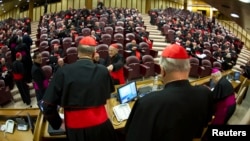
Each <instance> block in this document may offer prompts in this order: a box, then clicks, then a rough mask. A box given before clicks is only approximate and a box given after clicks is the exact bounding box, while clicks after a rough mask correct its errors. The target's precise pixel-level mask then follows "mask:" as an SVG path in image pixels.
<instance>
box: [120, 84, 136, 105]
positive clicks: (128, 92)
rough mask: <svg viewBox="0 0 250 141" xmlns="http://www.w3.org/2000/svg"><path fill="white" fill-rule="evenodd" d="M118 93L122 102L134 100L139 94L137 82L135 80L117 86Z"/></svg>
mask: <svg viewBox="0 0 250 141" xmlns="http://www.w3.org/2000/svg"><path fill="white" fill-rule="evenodd" d="M117 94H118V98H119V102H120V103H121V104H123V103H127V102H129V101H131V100H134V99H135V98H136V97H137V95H138V94H137V88H136V82H135V81H133V82H130V83H128V84H125V85H123V86H121V87H119V88H117Z"/></svg>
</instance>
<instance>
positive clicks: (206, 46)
mask: <svg viewBox="0 0 250 141" xmlns="http://www.w3.org/2000/svg"><path fill="white" fill-rule="evenodd" d="M203 45H204V48H205V49H208V50H211V45H210V43H209V42H204V43H203Z"/></svg>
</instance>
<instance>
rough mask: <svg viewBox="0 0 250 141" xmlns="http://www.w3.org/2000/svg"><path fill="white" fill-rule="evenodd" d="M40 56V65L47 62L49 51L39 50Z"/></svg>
mask: <svg viewBox="0 0 250 141" xmlns="http://www.w3.org/2000/svg"><path fill="white" fill-rule="evenodd" d="M41 56H42V64H41V66H45V65H48V64H49V57H50V53H49V51H46V50H45V51H42V52H41Z"/></svg>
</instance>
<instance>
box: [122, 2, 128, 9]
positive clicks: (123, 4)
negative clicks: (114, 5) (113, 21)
mask: <svg viewBox="0 0 250 141" xmlns="http://www.w3.org/2000/svg"><path fill="white" fill-rule="evenodd" d="M122 7H125V8H127V2H126V1H125V0H122Z"/></svg>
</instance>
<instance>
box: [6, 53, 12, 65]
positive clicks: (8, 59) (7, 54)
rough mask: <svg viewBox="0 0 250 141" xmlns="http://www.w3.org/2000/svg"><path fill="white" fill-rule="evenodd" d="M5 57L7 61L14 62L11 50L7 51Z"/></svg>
mask: <svg viewBox="0 0 250 141" xmlns="http://www.w3.org/2000/svg"><path fill="white" fill-rule="evenodd" d="M5 59H6V62H7V63H9V64H12V58H11V51H10V50H9V51H7V52H6V53H5Z"/></svg>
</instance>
